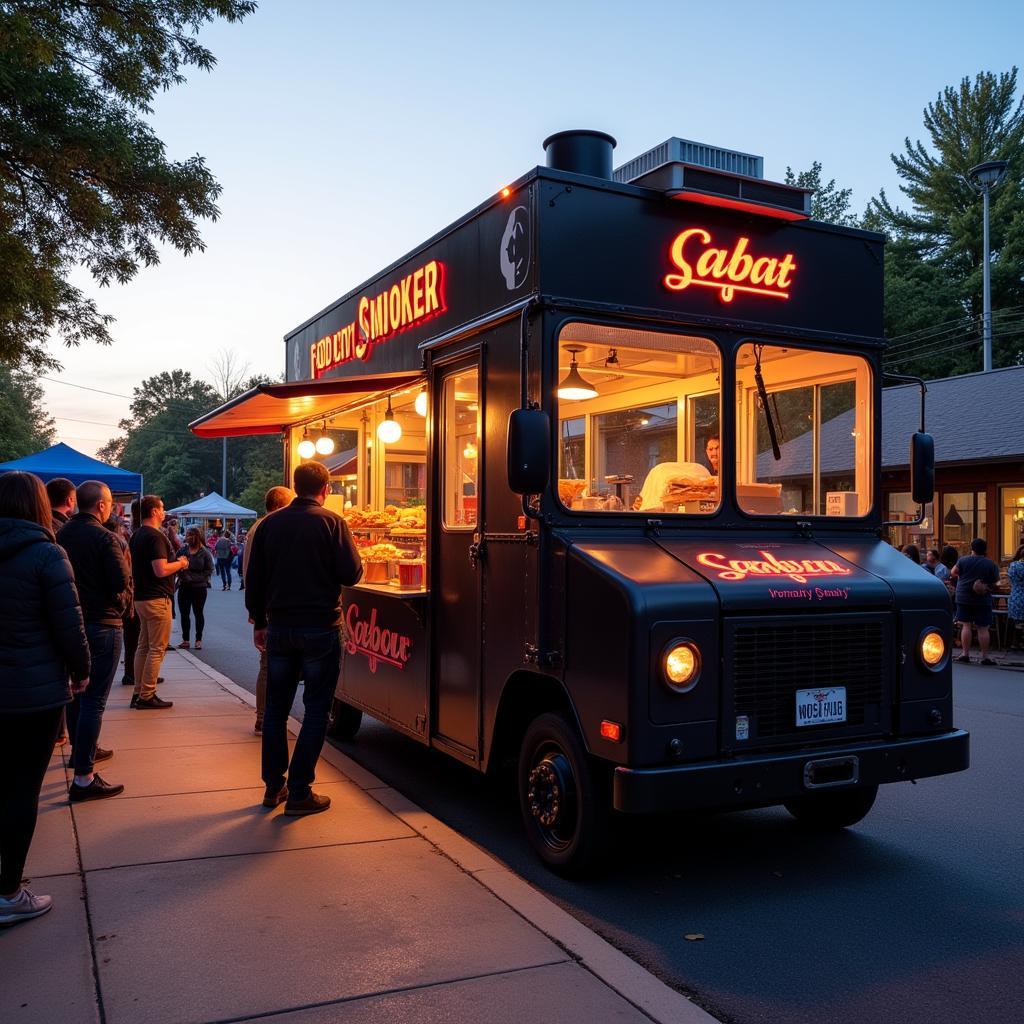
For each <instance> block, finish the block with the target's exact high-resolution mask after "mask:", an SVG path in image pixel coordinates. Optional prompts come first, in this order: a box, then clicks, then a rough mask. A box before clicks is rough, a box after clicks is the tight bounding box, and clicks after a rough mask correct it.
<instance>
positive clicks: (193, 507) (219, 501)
mask: <svg viewBox="0 0 1024 1024" xmlns="http://www.w3.org/2000/svg"><path fill="white" fill-rule="evenodd" d="M167 514H168V515H169V516H182V517H183V518H184V517H188V518H189V519H202V520H210V519H221V520H225V521H226V520H228V519H234V521H235V537H237V536H238V521H239V520H240V519H255V518H256V512H255V510H254V509H251V508H244V507H243V506H241V505H236V504H235V503H234V502H233V501H228V499H227V498H222V497H221V496H220V495H219V494H218V493H217V492H216V491H211V492H210V493H209V494H205V495H203V497H201V498H197V499H196V500H195V501H190V502H189V503H188V504H187V505H179V506H178V507H177V508H171V509H168V510H167Z"/></svg>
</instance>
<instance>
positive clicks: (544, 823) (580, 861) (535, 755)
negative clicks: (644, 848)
mask: <svg viewBox="0 0 1024 1024" xmlns="http://www.w3.org/2000/svg"><path fill="white" fill-rule="evenodd" d="M518 780H519V807H520V810H521V812H522V815H523V824H524V825H525V827H526V834H527V837H528V838H529V840H530V845H531V846H533V848H534V850H535V851H536V852H537V854H538V855H539V856H540V858H541V860H543V861H544V863H545V864H547V866H548V867H550V868H551V869H552V870H553V871H556V872H558V873H559V874H565V875H571V874H581V873H583V872H584V871H586V869H587V868H588V867H590V866H592V865H593V863H594V862H595V861H596V859H597V857H598V855H599V853H600V851H601V848H602V847H603V845H604V841H605V836H606V832H607V825H608V815H609V804H608V798H607V794H606V793H605V792H604V788H605V787H603V786H601V785H599V784H598V779H597V778H596V777H595V771H594V766H593V765H592V764H591V762H590V760H589V758H588V757H587V754H586V751H585V750H584V749H583V744H582V743H581V742H580V739H579V736H578V735H577V733H576V730H575V729H574V728H573V727H572V726H571V725H570V724H569V723H568V722H567V721H566V720H565V718H563V717H562V716H561V715H558V714H551V713H547V714H543V715H540V716H539V717H538V718H535V719H534V720H533V722H532V723H531V724H530V727H529V728H528V729H527V730H526V735H525V736H524V737H523V744H522V747H521V748H520V752H519V767H518Z"/></svg>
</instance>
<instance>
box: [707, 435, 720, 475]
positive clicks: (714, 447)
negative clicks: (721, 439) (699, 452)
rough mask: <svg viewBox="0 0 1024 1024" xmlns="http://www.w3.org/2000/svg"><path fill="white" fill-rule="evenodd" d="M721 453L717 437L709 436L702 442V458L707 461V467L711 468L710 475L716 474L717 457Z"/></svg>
mask: <svg viewBox="0 0 1024 1024" xmlns="http://www.w3.org/2000/svg"><path fill="white" fill-rule="evenodd" d="M720 453H721V447H720V445H719V443H718V438H717V437H709V438H708V439H707V440H706V441H705V442H704V460H705V462H706V463H707V467H708V469H710V470H711V475H712V476H718V458H719V455H720Z"/></svg>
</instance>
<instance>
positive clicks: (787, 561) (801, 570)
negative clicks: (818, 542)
mask: <svg viewBox="0 0 1024 1024" xmlns="http://www.w3.org/2000/svg"><path fill="white" fill-rule="evenodd" d="M758 554H759V555H762V556H763V559H764V560H763V561H760V560H757V559H740V558H734V559H726V556H725V555H722V554H719V553H718V552H717V551H706V552H703V553H702V554H699V555H698V556H697V561H698V562H700V564H701V565H703V566H706V567H707V568H708V569H715V570H717V571H718V578H719V579H720V580H745V579H746V578H747V577H748V576H774V577H779V576H785V577H788V578H789V579H791V580H795V581H796V582H797V583H806V582H807V579H808V577H811V576H849V575H850V574H851V573H852V572H853V570H852V569H848V568H846V566H843V565H840V564H839V563H838V562H833V561H832V560H831V559H827V558H822V559H815V558H803V559H791V558H783V559H779V558H776V557H775V556H774V555H773V554H771V553H770V552H768V551H759V552H758Z"/></svg>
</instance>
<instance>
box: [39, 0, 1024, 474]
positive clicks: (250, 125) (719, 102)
mask: <svg viewBox="0 0 1024 1024" xmlns="http://www.w3.org/2000/svg"><path fill="white" fill-rule="evenodd" d="M201 38H202V40H203V42H204V43H205V44H206V45H207V46H209V47H210V48H211V49H212V50H213V52H214V54H215V55H216V57H217V59H218V64H217V67H216V68H215V69H214V71H213V72H212V73H211V74H205V73H202V72H199V71H194V70H193V71H192V72H191V74H190V80H189V82H188V84H187V85H185V86H182V87H179V88H177V89H174V90H173V91H171V92H169V93H167V94H164V95H162V96H161V97H160V98H159V99H158V102H157V108H156V112H155V115H154V117H153V123H154V126H155V129H156V131H157V133H158V135H159V136H160V137H161V138H162V139H163V140H164V142H165V143H166V145H167V150H168V153H169V155H170V156H171V157H173V158H177V159H184V158H187V157H188V156H190V155H192V154H195V153H200V154H202V155H203V156H204V157H206V160H207V163H208V164H209V166H210V168H211V169H212V171H213V172H214V174H215V175H216V177H217V178H218V180H219V181H220V183H221V184H222V185H223V187H224V194H223V196H222V197H221V201H220V208H221V218H220V220H219V221H218V222H217V223H215V224H209V223H208V224H206V225H204V227H203V236H204V238H205V240H206V243H207V251H206V252H205V253H202V254H197V255H194V256H192V257H189V258H184V257H181V256H179V255H178V254H176V253H172V252H166V253H165V255H164V258H163V262H162V263H161V264H160V265H159V266H158V267H155V268H153V269H150V270H147V271H143V272H142V273H140V274H139V276H138V277H137V278H136V279H135V280H134V281H133V282H131V283H130V284H129V285H127V286H124V287H120V286H114V287H111V288H108V289H96V288H94V287H93V286H92V284H91V281H90V279H89V278H88V277H87V276H86V275H83V276H82V277H81V278H79V279H78V280H79V282H80V283H84V284H85V285H86V286H87V287H88V289H89V291H90V293H94V294H96V297H97V299H98V301H99V303H100V307H101V309H102V310H103V311H104V312H108V313H111V314H113V315H114V316H115V317H116V318H117V322H116V324H115V325H114V327H113V332H112V333H113V335H114V338H115V344H114V345H113V346H111V347H110V348H98V347H96V346H94V345H89V346H85V347H82V348H80V349H77V350H75V349H73V350H68V349H65V348H64V347H63V346H60V345H58V344H56V343H55V344H54V345H53V351H54V354H55V355H56V356H57V358H58V359H60V360H61V362H62V363H63V364H64V369H63V371H62V372H61V373H60V374H56V375H54V376H55V377H56V378H57V379H59V380H61V381H64V382H67V383H60V384H58V383H47V384H46V388H47V396H48V407H49V411H50V412H51V413H52V414H53V415H54V416H55V417H56V418H57V426H58V435H57V440H62V441H66V442H67V443H68V444H70V445H72V446H73V447H75V448H78V449H79V450H81V451H84V452H87V453H89V454H93V453H94V452H95V450H96V448H97V447H98V446H99V445H101V444H103V443H104V442H105V441H106V440H108V439H109V438H110V437H111V436H113V435H114V434H116V433H117V431H116V423H117V421H118V419H119V418H120V417H121V416H123V415H125V414H126V413H127V411H128V401H127V399H126V398H119V397H114V396H113V395H103V394H98V393H96V392H93V391H85V390H81V389H80V388H78V387H71V386H68V385H69V384H75V385H80V386H83V387H88V388H94V389H99V390H101V391H107V392H113V393H115V394H117V395H123V396H129V395H130V394H131V390H132V387H133V386H135V385H136V384H138V383H139V382H140V381H141V380H142V379H143V378H144V377H146V376H149V375H151V374H154V373H158V372H159V371H161V370H171V369H175V368H179V367H181V368H185V369H189V370H191V371H192V372H193V373H194V374H195V375H197V376H200V377H202V376H204V375H206V373H207V370H208V367H209V364H210V361H211V359H212V357H213V356H214V355H215V354H216V353H217V352H218V351H219V350H221V349H234V350H237V351H238V353H239V354H240V356H241V357H242V359H243V360H244V361H247V362H248V363H249V364H250V369H251V371H252V372H254V373H255V372H265V373H268V374H273V375H277V374H280V373H281V372H282V371H283V368H284V346H283V344H282V337H283V335H284V334H285V333H286V332H287V331H288V330H290V329H291V328H293V327H295V326H296V325H298V324H299V323H300V322H302V321H304V320H305V319H307V318H308V317H310V316H311V315H312V314H314V313H316V312H317V311H319V310H320V309H321V308H323V307H324V306H326V305H327V304H328V303H330V302H331V301H333V300H334V299H336V298H337V297H339V296H340V295H342V294H343V293H345V292H347V291H349V290H350V289H351V288H354V287H355V286H357V285H358V284H360V283H361V282H362V281H363V280H365V279H366V278H368V277H369V276H371V275H372V274H373V273H374V272H375V271H377V270H379V269H381V268H383V267H384V266H386V265H387V264H389V263H391V262H392V261H394V260H395V259H397V258H398V257H400V256H401V255H403V254H404V253H405V252H407V251H408V250H410V249H411V248H413V247H414V246H415V245H417V244H418V243H419V242H421V241H423V240H424V239H426V238H427V237H428V236H430V235H432V234H433V233H435V232H436V231H437V230H439V229H440V228H442V227H444V226H445V225H446V224H448V223H450V222H451V221H453V220H454V219H456V218H457V217H459V216H460V215H461V214H463V213H465V212H466V211H468V210H469V209H470V208H472V207H473V206H475V205H477V204H478V203H480V202H481V201H483V200H484V199H485V198H487V197H488V196H489V195H491V194H492V193H494V192H496V191H497V190H498V189H500V188H501V186H502V185H503V184H505V183H506V182H507V181H510V180H512V179H514V178H517V177H518V176H520V175H521V174H523V173H524V172H525V171H527V170H528V169H529V168H530V167H532V166H534V165H536V164H539V163H543V162H544V153H543V150H542V148H541V142H542V140H543V139H544V138H545V136H547V135H549V134H551V133H552V132H555V131H560V130H563V129H567V128H597V129H601V130H603V131H607V132H609V133H610V134H611V135H613V136H615V138H616V139H617V140H618V147H617V149H616V151H615V164H616V166H618V165H619V164H621V163H624V162H625V161H626V160H628V159H629V158H631V157H633V156H635V155H637V154H639V153H641V152H643V151H644V150H646V149H649V148H650V147H651V146H654V145H655V144H657V143H659V142H661V141H663V140H664V139H666V138H668V137H669V136H672V135H679V136H682V137H683V138H688V139H693V140H696V141H699V142H706V143H710V144H713V145H719V146H724V147H727V148H733V149H739V150H743V151H745V152H750V153H755V154H758V155H761V156H763V157H764V169H765V176H766V177H767V178H769V179H772V180H782V178H783V176H784V174H785V171H786V167H787V165H789V166H791V167H792V168H793V169H794V170H795V171H800V170H804V169H806V168H808V167H809V166H810V165H811V163H812V162H813V161H814V160H820V161H821V162H822V164H823V165H824V177H825V179H826V180H828V179H829V178H832V177H834V178H836V180H837V183H838V184H839V185H840V186H841V187H847V188H852V189H853V204H854V209H855V210H856V212H858V213H860V212H862V210H863V208H864V206H865V205H866V204H867V201H868V200H869V199H870V198H871V196H873V195H875V194H876V193H877V192H878V190H879V189H880V188H884V189H885V190H886V191H887V193H888V194H889V196H890V198H893V199H897V198H902V197H900V194H899V190H898V178H897V176H896V174H895V171H894V169H893V166H892V163H891V161H890V154H891V153H893V152H897V151H899V150H901V149H902V146H903V140H904V138H905V137H906V136H910V138H911V139H912V140H917V139H921V140H922V141H924V142H926V143H927V141H928V140H927V137H926V135H925V132H924V128H923V124H922V111H923V109H924V107H925V105H926V104H927V103H929V102H930V101H932V100H934V99H935V97H936V95H937V94H938V93H939V92H940V90H941V89H943V88H944V87H945V86H947V85H956V84H957V83H959V81H960V79H961V78H963V77H964V76H969V77H971V78H973V77H974V76H975V75H976V74H977V73H978V72H979V71H992V72H997V73H998V72H1003V71H1008V70H1009V69H1010V68H1011V67H1012V66H1013V64H1014V62H1015V61H1017V60H1019V59H1020V55H1021V45H1020V44H1021V40H1022V39H1024V5H1021V4H1020V3H1016V2H1009V0H997V2H994V3H990V4H986V5H981V6H971V5H967V4H963V3H952V2H934V0H931V2H918V3H899V2H895V3H894V2H889V3H861V4H856V5H855V4H842V5H840V4H822V3H813V4H812V3H786V2H779V3H775V4H754V3H746V2H732V3H719V4H707V3H700V4H692V3H688V2H686V0H677V2H675V3H653V2H634V3H632V4H623V3H605V2H600V3H559V2H548V3H535V2H520V3H513V4H505V5H497V4H479V3H454V2H444V0H435V2H434V3H430V4H422V3H415V4H414V3H406V2H401V0H400V2H394V3H390V4H383V3H378V4H351V3H342V2H328V0H289V2H285V0H263V3H262V4H261V7H260V9H259V10H258V11H257V13H256V14H255V15H253V16H252V17H251V18H248V19H246V21H244V22H243V23H242V24H240V25H227V24H223V23H217V24H215V25H214V26H213V27H211V28H209V29H208V30H207V31H205V32H204V33H203V35H202V37H201Z"/></svg>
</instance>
